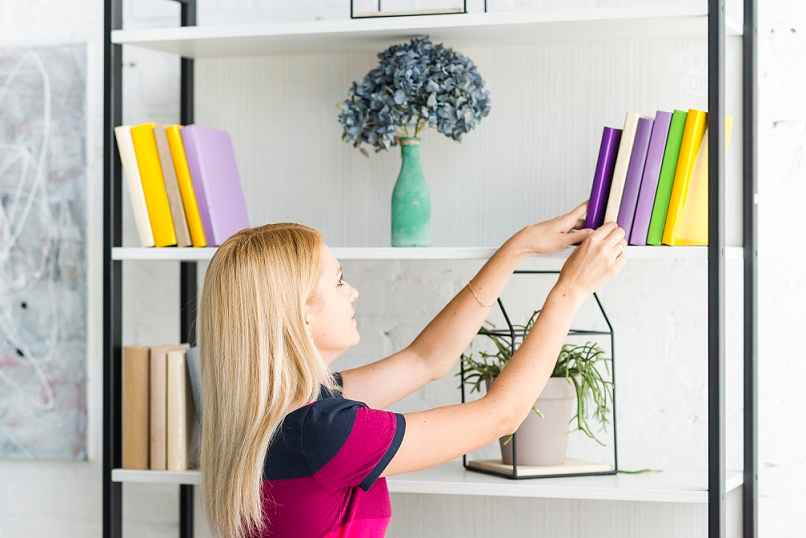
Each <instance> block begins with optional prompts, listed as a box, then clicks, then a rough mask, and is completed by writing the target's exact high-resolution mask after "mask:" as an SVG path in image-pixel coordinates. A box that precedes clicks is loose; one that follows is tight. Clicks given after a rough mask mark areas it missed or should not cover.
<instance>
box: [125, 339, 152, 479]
mask: <svg viewBox="0 0 806 538" xmlns="http://www.w3.org/2000/svg"><path fill="white" fill-rule="evenodd" d="M122 363H123V364H122V372H121V376H122V383H123V390H122V391H121V397H122V398H123V401H122V402H121V404H122V415H123V416H122V422H123V424H122V429H123V440H122V447H121V449H122V456H123V468H124V469H148V465H149V462H148V399H149V386H148V384H149V383H148V377H149V375H148V370H149V357H148V348H147V347H143V346H123V357H122Z"/></svg>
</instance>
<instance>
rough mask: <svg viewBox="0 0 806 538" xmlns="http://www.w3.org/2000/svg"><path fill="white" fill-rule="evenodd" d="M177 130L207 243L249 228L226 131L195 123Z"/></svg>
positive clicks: (233, 152) (230, 144) (213, 243)
mask: <svg viewBox="0 0 806 538" xmlns="http://www.w3.org/2000/svg"><path fill="white" fill-rule="evenodd" d="M181 133H182V143H183V144H184V145H185V153H186V155H187V160H188V168H190V176H191V181H192V183H193V189H194V191H195V193H196V198H197V200H196V201H197V202H198V205H199V214H200V216H201V221H202V226H203V227H204V233H205V235H206V236H207V244H208V245H209V246H214V245H220V244H221V243H223V242H224V241H226V239H227V238H228V237H230V236H231V235H232V234H234V233H235V232H237V231H238V230H241V229H243V228H247V227H249V217H248V214H247V212H246V199H245V198H244V194H243V190H242V189H241V178H240V176H239V175H238V167H237V165H236V161H235V149H234V148H233V145H232V140H231V139H230V136H229V133H227V132H226V131H223V130H221V129H211V128H209V127H201V126H199V125H187V126H185V127H182V129H181Z"/></svg>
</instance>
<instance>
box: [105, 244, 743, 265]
mask: <svg viewBox="0 0 806 538" xmlns="http://www.w3.org/2000/svg"><path fill="white" fill-rule="evenodd" d="M331 250H332V252H333V255H334V256H336V258H338V259H339V260H486V259H488V258H490V257H491V256H492V255H493V254H495V251H496V248H494V247H334V248H332V249H331ZM215 251H216V249H215V248H175V247H163V248H142V247H117V248H114V249H112V259H113V260H161V261H205V260H209V259H210V258H212V257H213V254H214V253H215ZM571 252H572V250H571V249H567V250H565V251H563V252H559V253H556V254H552V255H548V256H532V257H530V258H528V259H527V260H526V261H525V262H524V265H530V266H531V265H534V264H537V265H541V264H543V263H545V264H549V265H556V264H558V263H562V262H563V261H564V260H565V259H566V258H567V257H568V255H569V254H570V253H571ZM741 253H742V247H727V248H726V251H725V257H726V259H738V258H739V257H740V256H741ZM707 258H708V249H707V248H706V247H667V246H660V247H627V259H628V260H669V261H671V260H682V259H699V260H703V261H705V260H706V259H707Z"/></svg>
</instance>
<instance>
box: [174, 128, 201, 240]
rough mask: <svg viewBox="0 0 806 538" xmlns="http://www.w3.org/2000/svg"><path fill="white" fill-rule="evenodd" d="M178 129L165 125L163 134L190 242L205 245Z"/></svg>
mask: <svg viewBox="0 0 806 538" xmlns="http://www.w3.org/2000/svg"><path fill="white" fill-rule="evenodd" d="M179 129H180V126H179V125H168V126H166V127H165V134H166V135H167V136H168V147H169V148H170V150H171V157H172V158H173V164H174V172H176V180H177V182H178V183H179V193H180V194H181V196H182V205H183V206H184V209H185V218H186V219H187V224H188V229H189V230H190V242H191V243H192V244H193V246H194V247H206V246H207V238H206V237H205V235H204V228H203V227H202V221H201V215H200V214H199V205H198V203H197V202H196V193H195V192H194V190H193V181H192V179H191V177H190V168H189V167H188V161H187V156H186V155H185V146H184V143H183V142H182V134H181V132H180V130H179Z"/></svg>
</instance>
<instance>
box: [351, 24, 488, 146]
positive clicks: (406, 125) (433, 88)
mask: <svg viewBox="0 0 806 538" xmlns="http://www.w3.org/2000/svg"><path fill="white" fill-rule="evenodd" d="M378 59H379V60H380V61H379V63H378V66H377V67H375V68H373V69H372V70H370V71H369V73H367V74H366V76H365V77H364V79H363V80H361V82H353V84H352V86H351V87H350V90H349V94H348V96H347V99H345V100H344V102H343V104H342V107H341V111H340V112H339V117H338V118H339V123H341V125H342V127H343V132H342V140H344V141H347V142H351V143H352V144H353V146H354V147H356V148H359V149H360V150H361V151H362V152H363V153H364V154H366V153H367V152H366V150H365V149H364V147H363V144H368V145H370V146H372V147H374V148H375V151H380V150H383V149H389V148H390V147H391V146H395V145H397V137H398V136H401V135H409V136H411V135H414V134H415V133H417V134H419V132H420V130H421V129H422V128H423V127H426V126H428V127H432V128H434V129H436V130H437V131H439V132H440V133H442V134H444V135H445V136H447V137H450V138H451V139H453V140H455V141H457V142H460V141H461V140H462V135H464V134H465V133H467V132H469V131H470V130H471V129H473V128H475V127H476V125H478V123H479V122H480V121H481V119H482V118H483V117H485V116H487V114H489V113H490V95H489V92H488V91H487V88H486V87H485V85H484V81H483V80H482V78H481V75H480V74H479V72H478V70H477V69H476V66H475V64H474V63H473V62H472V61H471V60H470V58H468V57H467V56H464V55H462V54H460V53H458V52H456V51H454V50H453V49H451V48H448V47H445V46H444V45H442V44H441V43H440V44H437V45H434V44H433V43H432V42H431V39H430V38H428V37H416V38H413V39H411V41H409V42H408V43H401V44H397V45H392V46H391V47H389V48H387V49H386V50H384V51H383V52H380V53H378Z"/></svg>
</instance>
